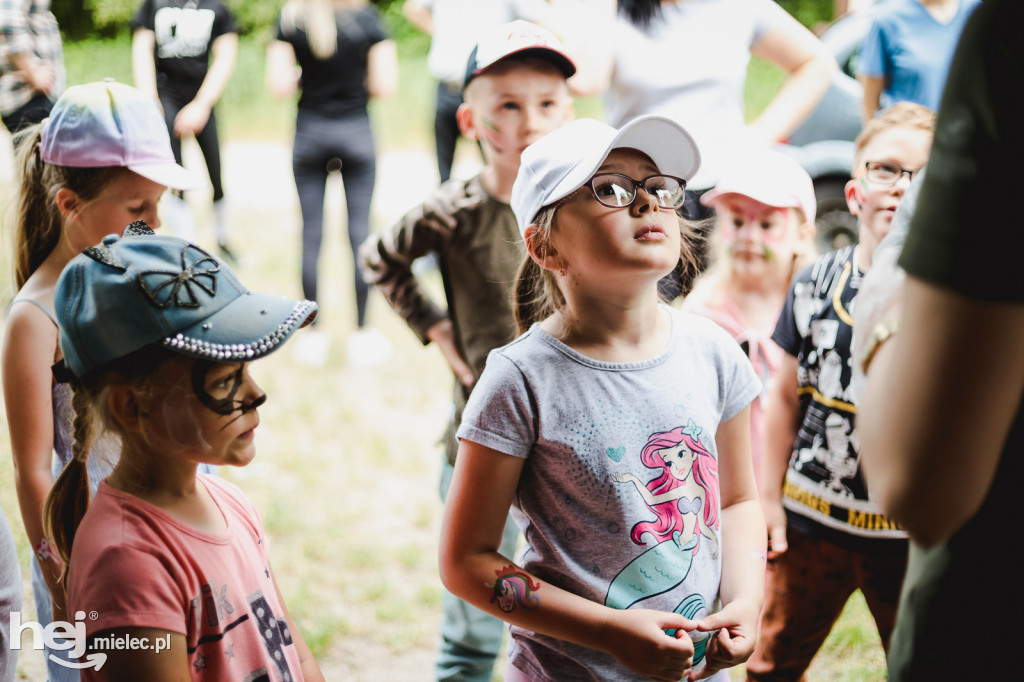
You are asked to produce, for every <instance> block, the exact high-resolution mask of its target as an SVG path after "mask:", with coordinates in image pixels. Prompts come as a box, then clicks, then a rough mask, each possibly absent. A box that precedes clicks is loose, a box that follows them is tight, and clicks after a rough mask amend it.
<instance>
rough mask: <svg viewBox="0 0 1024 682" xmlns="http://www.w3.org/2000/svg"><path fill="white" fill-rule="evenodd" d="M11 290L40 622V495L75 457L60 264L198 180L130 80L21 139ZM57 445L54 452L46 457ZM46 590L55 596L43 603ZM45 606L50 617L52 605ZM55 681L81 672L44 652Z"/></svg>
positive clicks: (15, 387)
mask: <svg viewBox="0 0 1024 682" xmlns="http://www.w3.org/2000/svg"><path fill="white" fill-rule="evenodd" d="M16 139H17V145H16V148H17V149H18V156H17V169H18V173H19V179H20V187H19V190H18V197H17V205H16V208H17V214H16V225H15V231H16V237H15V239H16V247H15V283H16V286H17V287H18V293H17V295H16V296H15V298H14V300H13V302H12V303H11V307H10V310H9V313H8V317H7V332H6V334H5V337H4V344H3V389H4V396H5V401H4V402H5V406H6V409H7V423H8V425H9V430H10V438H11V451H12V453H13V457H14V472H15V486H16V489H17V493H18V502H19V505H20V507H21V517H22V520H23V522H24V525H25V532H26V534H27V535H28V539H29V544H30V545H31V546H32V548H33V558H32V589H33V592H34V596H35V604H36V613H37V619H38V620H39V622H40V623H41V624H42V625H43V626H46V625H47V624H49V623H50V622H51V618H52V620H54V621H68V620H71V619H70V618H68V617H67V614H66V612H65V609H64V598H63V590H62V589H60V588H59V587H58V578H59V576H60V574H61V564H60V560H59V559H58V558H57V555H56V554H55V553H54V551H53V550H52V548H51V546H50V545H49V543H48V541H47V540H46V539H45V538H44V535H43V521H42V509H43V500H44V499H45V497H46V494H47V493H48V492H49V490H50V488H51V486H52V485H53V481H54V478H55V477H56V476H57V475H58V474H59V473H60V471H61V469H63V467H64V465H65V464H67V462H68V461H69V460H70V459H71V447H70V436H69V429H70V416H69V415H70V393H69V391H68V389H67V387H66V386H61V385H58V384H55V383H54V382H53V377H52V375H51V373H50V365H52V364H53V363H54V362H55V361H56V360H58V359H59V358H60V351H59V349H58V346H57V325H56V318H55V317H54V314H53V290H54V286H55V285H56V283H57V277H58V276H59V275H60V273H61V271H62V270H63V269H64V266H65V265H67V263H68V262H69V261H70V260H71V259H72V258H73V257H74V256H75V255H76V254H78V253H80V252H81V251H82V249H84V248H85V247H87V246H90V245H92V244H95V243H96V242H98V241H99V240H100V239H101V238H102V237H103V236H104V235H106V234H109V233H111V232H120V231H121V230H123V229H124V226H125V225H127V224H128V223H130V222H132V221H133V220H140V219H142V220H146V221H148V222H150V223H151V224H152V225H159V224H160V222H159V220H158V219H157V202H158V201H159V199H160V197H161V195H162V194H163V192H164V190H165V189H166V187H168V186H169V187H174V188H179V189H191V188H194V187H199V186H201V183H200V182H198V181H197V180H196V179H195V178H193V177H192V176H191V175H190V174H189V173H188V172H186V171H185V169H184V168H182V167H180V166H178V165H177V164H176V163H174V157H173V155H172V154H171V147H170V141H169V138H168V136H167V129H166V127H165V126H164V125H163V119H162V118H161V116H160V113H159V111H158V110H157V107H156V105H155V104H154V103H153V102H152V100H149V99H148V98H147V97H145V96H144V95H143V94H142V93H141V92H139V91H137V90H135V89H134V88H131V87H129V86H127V85H122V84H120V83H115V82H113V81H104V82H98V83H90V84H87V85H80V86H76V87H72V88H69V89H68V90H67V91H65V92H64V94H63V95H62V96H61V97H60V98H59V99H58V100H57V102H56V104H55V105H54V108H53V110H52V111H51V113H50V116H49V118H48V119H46V120H45V121H43V122H42V123H41V124H39V125H36V126H32V127H29V128H26V129H25V130H23V131H22V132H21V133H20V134H19V135H18V136H17V138H16ZM54 454H56V457H54V456H53V455H54ZM116 458H117V444H116V443H111V442H106V441H105V442H103V443H98V444H97V447H96V448H95V449H94V452H93V455H92V457H90V459H89V467H90V473H91V476H92V478H93V480H94V481H96V482H97V483H98V482H99V480H100V479H101V478H102V477H104V476H106V475H107V473H109V472H110V468H111V467H112V466H113V463H114V461H116ZM51 596H52V604H51ZM51 610H52V614H51ZM45 654H46V661H47V666H48V676H49V679H50V680H51V681H55V680H60V681H65V680H66V681H72V680H77V679H78V672H77V671H76V670H74V669H71V668H67V667H64V666H61V665H60V664H58V663H56V662H55V661H54V660H52V659H51V658H50V655H51V654H52V655H55V656H57V657H58V658H62V659H63V658H66V656H67V652H66V651H58V650H50V649H47V650H46V651H45Z"/></svg>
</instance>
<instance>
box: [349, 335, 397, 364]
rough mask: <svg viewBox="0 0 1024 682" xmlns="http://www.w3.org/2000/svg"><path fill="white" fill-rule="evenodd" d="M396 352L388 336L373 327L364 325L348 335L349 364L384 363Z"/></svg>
mask: <svg viewBox="0 0 1024 682" xmlns="http://www.w3.org/2000/svg"><path fill="white" fill-rule="evenodd" d="M394 354H395V348H394V346H393V345H392V344H391V341H390V340H388V337H386V336H384V335H383V334H381V333H380V332H379V331H377V330H376V329H374V328H373V327H362V328H361V329H357V330H356V331H354V332H352V333H351V334H350V335H349V337H348V364H350V365H352V366H353V367H375V366H377V365H382V364H384V363H385V362H387V361H388V360H390V359H391V356H392V355H394Z"/></svg>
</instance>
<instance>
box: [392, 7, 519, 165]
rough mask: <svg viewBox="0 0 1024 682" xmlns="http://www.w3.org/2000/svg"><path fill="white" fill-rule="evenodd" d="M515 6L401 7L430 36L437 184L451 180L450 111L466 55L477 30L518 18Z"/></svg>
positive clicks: (453, 139) (453, 131) (453, 132)
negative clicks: (434, 101)
mask: <svg viewBox="0 0 1024 682" xmlns="http://www.w3.org/2000/svg"><path fill="white" fill-rule="evenodd" d="M515 5H516V2H515V0H487V1H486V2H481V0H406V1H405V4H404V5H403V7H402V12H403V13H404V14H405V18H406V19H408V20H409V23H411V24H412V25H413V26H415V27H416V28H418V29H420V30H421V31H423V32H424V33H427V34H429V35H430V54H429V55H427V68H428V69H429V70H430V75H431V76H433V77H434V78H435V79H436V80H437V99H436V104H435V108H434V143H435V146H436V148H437V172H438V174H440V176H441V182H442V183H444V182H446V181H447V180H448V178H450V177H451V174H452V161H453V159H454V158H455V145H456V143H457V142H458V141H459V123H458V121H457V120H456V119H455V112H456V111H458V109H459V105H460V104H462V86H463V82H464V81H465V80H466V61H467V60H468V59H469V53H470V51H471V50H472V49H473V46H474V45H476V41H477V40H478V39H479V37H480V31H481V30H482V29H484V28H487V27H489V26H498V25H499V24H504V23H506V22H509V21H512V20H513V19H517V18H521V17H520V16H519V15H518V14H517V12H516V11H515Z"/></svg>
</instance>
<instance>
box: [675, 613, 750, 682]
mask: <svg viewBox="0 0 1024 682" xmlns="http://www.w3.org/2000/svg"><path fill="white" fill-rule="evenodd" d="M759 614H760V609H758V608H757V605H756V604H753V603H751V602H746V601H743V600H736V601H733V602H730V603H729V604H728V605H726V607H725V608H723V609H722V610H721V611H719V612H718V613H713V614H711V615H710V616H708V617H707V618H704V619H702V620H699V621H697V624H696V625H697V628H696V629H697V630H699V631H701V632H713V631H715V630H718V632H717V633H716V634H714V635H712V637H711V640H710V641H709V642H708V646H707V648H706V649H705V650H704V661H705V664H704V667H703V668H701V669H700V670H695V671H691V672H690V680H703V679H705V678H708V677H711V676H712V675H714V674H715V673H716V672H718V671H719V670H723V669H725V668H731V667H733V666H734V665H739V664H740V663H743V662H744V661H746V660H747V659H748V658H750V654H752V653H754V645H755V644H757V619H758V616H759Z"/></svg>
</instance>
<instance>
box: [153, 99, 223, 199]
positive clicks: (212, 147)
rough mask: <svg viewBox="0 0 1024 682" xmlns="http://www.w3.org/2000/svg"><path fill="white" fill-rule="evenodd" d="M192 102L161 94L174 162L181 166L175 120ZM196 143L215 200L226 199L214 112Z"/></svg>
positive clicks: (197, 137)
mask: <svg viewBox="0 0 1024 682" xmlns="http://www.w3.org/2000/svg"><path fill="white" fill-rule="evenodd" d="M190 101H191V100H188V101H184V100H182V99H179V98H177V97H174V96H172V95H170V94H168V93H163V92H162V93H160V104H161V105H162V106H163V108H164V120H166V121H167V132H168V133H170V135H171V151H173V152H174V160H175V161H177V162H178V163H179V164H180V163H181V138H180V137H178V136H177V135H175V134H174V118H175V116H177V115H178V112H179V111H181V110H182V108H183V107H184V106H185V105H186V104H188V103H189V102H190ZM196 142H198V143H199V150H200V151H201V152H202V153H203V160H204V161H206V171H207V172H208V173H209V174H210V184H211V185H213V200H214V201H220V200H221V199H223V198H224V184H223V183H222V182H221V173H220V138H219V137H218V136H217V117H216V115H215V114H214V112H213V110H211V111H210V120H208V121H207V122H206V126H204V127H203V129H202V130H200V131H199V134H198V135H196ZM174 193H175V194H176V195H178V196H181V192H179V191H177V190H174Z"/></svg>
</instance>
